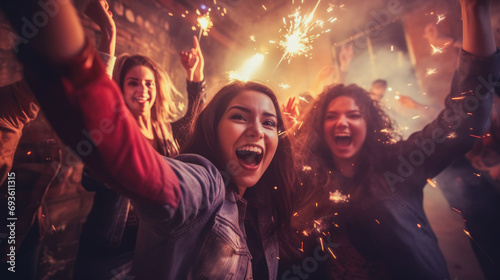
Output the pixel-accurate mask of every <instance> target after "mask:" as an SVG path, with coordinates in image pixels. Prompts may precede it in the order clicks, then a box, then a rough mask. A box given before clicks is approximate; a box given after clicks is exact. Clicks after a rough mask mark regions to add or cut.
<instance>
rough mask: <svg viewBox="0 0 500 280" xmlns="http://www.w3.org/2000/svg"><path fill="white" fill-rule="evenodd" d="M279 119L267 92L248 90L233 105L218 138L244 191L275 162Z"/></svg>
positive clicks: (233, 176)
mask: <svg viewBox="0 0 500 280" xmlns="http://www.w3.org/2000/svg"><path fill="white" fill-rule="evenodd" d="M277 124H278V118H277V115H276V109H275V108H274V105H273V102H272V101H271V99H270V98H269V97H268V96H267V95H265V94H264V93H261V92H257V91H252V90H245V91H243V92H241V93H239V94H238V95H237V96H236V97H235V98H233V100H231V102H230V103H229V105H228V107H227V109H226V111H225V112H224V114H223V116H222V118H221V120H220V122H219V124H218V126H217V137H218V140H219V147H220V149H221V151H222V157H223V160H224V164H225V167H226V170H227V171H228V172H229V173H230V175H231V180H232V182H233V183H235V184H236V186H237V187H238V189H239V190H240V194H241V193H242V190H243V191H244V190H245V189H246V188H248V187H252V186H254V185H255V184H256V183H257V182H258V181H259V180H260V178H261V177H262V175H263V174H264V172H265V171H266V169H267V167H268V166H269V164H270V163H271V161H272V159H273V157H274V154H275V153H276V148H277V147H278V130H277Z"/></svg>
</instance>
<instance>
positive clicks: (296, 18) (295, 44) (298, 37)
mask: <svg viewBox="0 0 500 280" xmlns="http://www.w3.org/2000/svg"><path fill="white" fill-rule="evenodd" d="M320 2H321V0H319V1H318V3H316V6H315V7H314V9H313V11H312V12H311V13H309V14H306V15H304V16H302V15H301V14H300V9H297V10H296V11H295V13H294V14H292V15H289V16H288V17H289V18H290V21H289V22H288V23H287V20H286V19H285V18H283V23H284V24H285V27H284V29H283V30H285V34H284V35H283V38H282V40H280V42H279V44H278V45H279V47H281V48H282V49H283V51H284V53H283V56H282V57H281V59H280V61H279V62H278V65H276V68H278V66H279V65H280V64H281V62H282V61H283V60H284V59H287V60H288V63H290V60H291V59H292V58H293V57H294V56H299V55H304V56H306V57H307V56H309V55H310V52H311V50H312V45H311V44H312V42H313V41H314V40H315V39H317V38H318V37H319V36H320V34H321V33H324V32H325V31H322V32H319V33H313V31H314V30H316V28H317V27H319V28H322V27H323V24H324V23H323V21H321V20H316V21H313V18H314V13H315V12H316V9H317V8H318V5H319V3H320ZM276 68H275V70H276Z"/></svg>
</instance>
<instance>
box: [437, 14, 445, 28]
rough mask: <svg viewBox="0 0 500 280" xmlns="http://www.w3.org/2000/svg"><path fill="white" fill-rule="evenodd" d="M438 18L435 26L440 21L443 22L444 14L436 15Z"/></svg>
mask: <svg viewBox="0 0 500 280" xmlns="http://www.w3.org/2000/svg"><path fill="white" fill-rule="evenodd" d="M437 16H438V21H437V22H436V25H437V24H439V23H440V22H441V21H443V20H444V19H445V18H446V17H445V16H444V14H441V15H437Z"/></svg>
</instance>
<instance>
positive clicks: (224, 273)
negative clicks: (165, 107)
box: [132, 155, 278, 280]
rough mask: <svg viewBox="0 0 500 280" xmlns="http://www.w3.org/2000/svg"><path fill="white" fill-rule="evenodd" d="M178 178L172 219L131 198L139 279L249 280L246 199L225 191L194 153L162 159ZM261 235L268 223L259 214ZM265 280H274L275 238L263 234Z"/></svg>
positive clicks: (162, 209) (155, 206)
mask: <svg viewBox="0 0 500 280" xmlns="http://www.w3.org/2000/svg"><path fill="white" fill-rule="evenodd" d="M166 160H167V161H168V163H169V165H170V166H171V167H172V169H173V170H174V171H175V173H176V174H178V178H179V186H180V189H181V192H182V194H183V195H182V198H181V201H180V202H179V205H178V207H177V209H176V210H175V214H174V215H173V217H169V216H170V215H171V214H170V209H169V206H168V205H159V204H153V203H145V202H141V201H137V200H134V199H132V202H133V205H134V207H135V208H136V210H137V213H138V215H139V219H140V220H141V223H140V225H139V235H138V239H137V247H136V251H135V256H134V266H133V269H132V274H133V276H137V279H238V280H240V279H253V278H252V263H251V260H252V256H251V254H250V251H249V249H248V246H247V243H246V233H245V226H244V220H245V212H246V206H247V203H246V201H245V200H244V199H243V198H241V197H240V196H239V195H238V194H236V193H235V192H233V191H231V190H226V188H225V186H224V182H223V180H222V177H221V175H220V173H219V172H218V171H217V169H216V168H215V167H214V166H213V165H212V164H211V163H210V162H209V161H208V160H206V159H205V158H203V157H201V156H198V155H180V156H178V157H177V158H176V159H169V158H166ZM258 222H259V228H260V229H261V233H262V232H264V231H266V230H268V229H269V227H270V226H271V225H272V216H271V214H270V213H263V211H261V212H259V213H258ZM261 236H262V239H263V240H262V243H263V248H264V251H265V256H266V262H267V264H268V270H269V279H276V275H277V267H278V258H277V257H278V240H277V236H276V234H273V235H263V234H261Z"/></svg>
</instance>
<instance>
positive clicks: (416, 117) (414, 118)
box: [412, 116, 420, 120]
mask: <svg viewBox="0 0 500 280" xmlns="http://www.w3.org/2000/svg"><path fill="white" fill-rule="evenodd" d="M418 118H420V116H414V117H412V119H413V120H416V119H418Z"/></svg>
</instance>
